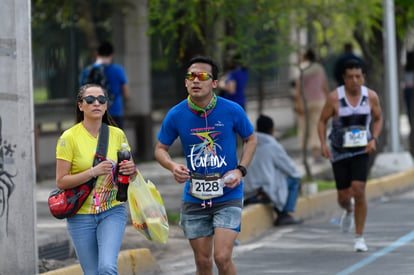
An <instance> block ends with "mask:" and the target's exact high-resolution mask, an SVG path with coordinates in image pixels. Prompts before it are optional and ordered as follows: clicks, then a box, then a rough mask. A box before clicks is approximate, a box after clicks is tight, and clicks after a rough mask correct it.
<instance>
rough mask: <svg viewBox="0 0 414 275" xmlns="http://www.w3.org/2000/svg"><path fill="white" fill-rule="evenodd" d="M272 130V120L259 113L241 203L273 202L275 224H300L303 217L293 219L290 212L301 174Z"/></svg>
mask: <svg viewBox="0 0 414 275" xmlns="http://www.w3.org/2000/svg"><path fill="white" fill-rule="evenodd" d="M273 133H274V123H273V120H272V119H271V118H270V117H268V116H265V115H260V116H259V118H258V119H257V121H256V135H257V140H258V143H257V148H256V153H255V155H254V157H253V160H252V161H251V163H250V166H249V168H248V173H247V175H246V177H245V185H244V196H245V199H244V205H248V204H251V203H272V204H273V209H274V210H275V212H276V214H277V219H276V220H275V221H274V225H275V226H279V225H291V224H300V223H302V220H295V219H294V218H293V216H292V213H294V212H295V206H296V202H297V199H298V193H299V187H300V178H301V176H302V175H301V172H299V171H298V169H297V168H296V165H295V162H294V161H293V160H292V159H291V158H290V157H289V156H288V154H287V153H286V150H285V149H284V148H283V146H282V145H281V144H280V143H279V142H278V141H277V140H276V138H275V137H274V136H273Z"/></svg>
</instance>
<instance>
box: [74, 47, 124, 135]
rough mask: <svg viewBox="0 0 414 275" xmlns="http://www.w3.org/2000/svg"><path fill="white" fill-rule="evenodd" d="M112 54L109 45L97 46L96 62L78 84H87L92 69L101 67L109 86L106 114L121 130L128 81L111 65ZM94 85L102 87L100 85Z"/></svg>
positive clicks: (89, 67) (84, 73) (88, 68)
mask: <svg viewBox="0 0 414 275" xmlns="http://www.w3.org/2000/svg"><path fill="white" fill-rule="evenodd" d="M113 53H114V48H113V46H112V44H111V43H109V42H106V41H105V42H103V43H102V44H101V45H99V47H98V49H97V57H96V61H95V63H94V64H92V65H90V66H88V67H87V68H85V69H84V70H83V71H82V74H81V77H80V84H81V85H84V84H87V83H86V82H87V77H88V74H89V72H90V71H91V69H92V68H98V67H103V68H102V69H103V70H104V74H105V77H106V79H105V81H107V82H108V84H109V85H108V86H109V91H107V92H108V96H109V100H110V105H109V108H108V112H109V114H110V115H111V117H112V118H113V119H114V120H115V122H116V124H117V126H118V127H119V128H121V129H123V128H124V119H123V115H124V100H125V99H126V98H128V96H129V90H128V80H127V76H126V73H125V70H124V68H123V67H122V66H120V65H118V64H113V63H112V58H113ZM95 84H99V85H102V84H101V83H95ZM103 88H106V87H103Z"/></svg>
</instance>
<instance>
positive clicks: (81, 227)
mask: <svg viewBox="0 0 414 275" xmlns="http://www.w3.org/2000/svg"><path fill="white" fill-rule="evenodd" d="M126 221H127V214H126V208H125V204H122V205H118V206H115V207H114V208H111V209H109V210H107V211H105V212H102V213H99V214H79V215H75V216H73V217H70V218H68V219H67V228H68V232H69V235H70V238H71V239H72V243H73V245H74V247H75V252H76V256H77V258H78V260H79V263H80V265H81V267H82V270H83V272H84V274H85V275H103V274H118V273H117V272H118V271H117V270H118V253H119V250H120V248H121V243H122V238H123V236H124V232H125V226H126Z"/></svg>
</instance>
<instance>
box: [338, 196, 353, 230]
mask: <svg viewBox="0 0 414 275" xmlns="http://www.w3.org/2000/svg"><path fill="white" fill-rule="evenodd" d="M354 204H355V202H354V198H351V205H352V209H354ZM339 224H340V226H341V228H342V232H349V231H351V229H352V227H353V226H354V211H351V212H348V211H346V210H345V211H344V213H343V214H342V217H341V222H340V223H339Z"/></svg>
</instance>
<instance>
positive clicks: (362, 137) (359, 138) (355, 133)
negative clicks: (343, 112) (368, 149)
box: [343, 127, 368, 148]
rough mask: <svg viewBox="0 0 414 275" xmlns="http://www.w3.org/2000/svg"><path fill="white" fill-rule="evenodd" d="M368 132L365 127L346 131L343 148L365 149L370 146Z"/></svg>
mask: <svg viewBox="0 0 414 275" xmlns="http://www.w3.org/2000/svg"><path fill="white" fill-rule="evenodd" d="M367 134H368V133H367V130H366V129H365V128H363V127H361V128H356V129H346V130H345V133H344V143H343V147H345V148H352V147H363V146H367V144H368V136H367Z"/></svg>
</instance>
